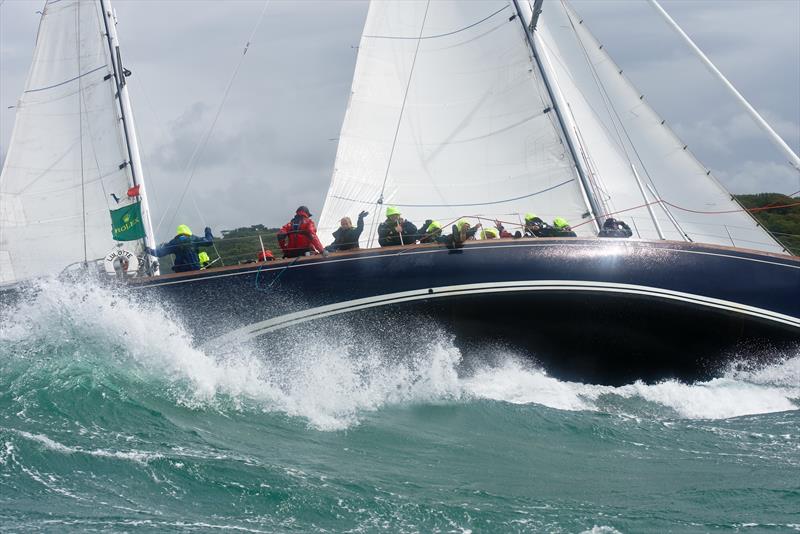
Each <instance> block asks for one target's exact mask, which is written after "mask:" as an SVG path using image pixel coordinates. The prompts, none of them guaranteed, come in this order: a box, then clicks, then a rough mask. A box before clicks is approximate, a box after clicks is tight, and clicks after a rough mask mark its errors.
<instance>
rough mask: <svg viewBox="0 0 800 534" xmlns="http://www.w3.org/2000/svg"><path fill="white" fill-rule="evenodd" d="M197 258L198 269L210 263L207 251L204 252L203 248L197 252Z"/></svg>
mask: <svg viewBox="0 0 800 534" xmlns="http://www.w3.org/2000/svg"><path fill="white" fill-rule="evenodd" d="M197 259H198V261H199V262H200V269H201V270H202V269H205V268H206V267H208V266H209V265H210V264H211V258H209V257H208V252H206V251H205V250H201V251H200V252H199V253H198V254H197Z"/></svg>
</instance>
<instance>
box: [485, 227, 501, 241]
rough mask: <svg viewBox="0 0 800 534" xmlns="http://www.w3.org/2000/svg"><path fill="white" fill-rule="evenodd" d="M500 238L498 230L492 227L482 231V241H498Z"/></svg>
mask: <svg viewBox="0 0 800 534" xmlns="http://www.w3.org/2000/svg"><path fill="white" fill-rule="evenodd" d="M498 237H500V232H498V231H497V228H492V227H491V226H490V227H488V228H484V229H483V230H481V239H497V238H498Z"/></svg>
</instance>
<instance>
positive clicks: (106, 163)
mask: <svg viewBox="0 0 800 534" xmlns="http://www.w3.org/2000/svg"><path fill="white" fill-rule="evenodd" d="M103 16H104V14H103V12H102V8H101V5H100V3H99V2H95V1H78V0H53V1H51V2H48V4H46V5H45V7H44V10H43V14H42V17H41V22H40V26H39V33H38V36H37V39H36V47H35V50H34V54H33V63H32V66H31V70H30V73H29V75H28V79H27V82H26V84H25V90H24V93H23V94H22V96H21V98H20V99H19V101H18V103H17V110H16V112H17V116H16V123H15V125H14V131H13V134H12V139H11V144H10V147H9V152H8V155H7V158H6V161H5V165H4V167H3V171H2V175H1V176H0V283H11V282H15V281H19V280H23V279H27V278H32V277H37V276H42V275H48V274H54V273H58V272H60V271H61V270H62V269H64V268H65V267H67V266H68V265H70V264H74V263H77V262H84V261H92V260H94V259H98V258H102V257H104V256H105V255H106V253H108V252H109V251H110V250H111V249H112V248H113V246H114V244H115V242H114V241H113V239H112V232H111V218H110V216H109V210H110V209H116V208H119V207H122V206H124V205H125V204H127V203H129V202H130V200H129V199H128V198H127V196H126V192H127V190H128V188H129V187H130V186H131V185H132V177H131V174H130V173H131V166H130V161H129V159H130V157H129V154H128V151H127V146H126V144H125V139H124V136H123V133H122V129H121V121H120V112H119V104H118V103H117V102H116V100H115V92H116V91H115V89H116V87H115V85H116V84H115V80H114V77H113V65H112V63H111V55H110V53H109V45H108V42H107V40H106V31H105V25H104V20H103ZM127 120H128V121H129V122H128V123H129V127H130V128H131V129H132V122H130V121H131V120H132V119H131V117H127ZM131 134H132V132H131ZM115 197H116V199H119V201H117V200H115ZM145 223H146V229H147V231H148V234H152V232H149V219H148V220H146V221H145Z"/></svg>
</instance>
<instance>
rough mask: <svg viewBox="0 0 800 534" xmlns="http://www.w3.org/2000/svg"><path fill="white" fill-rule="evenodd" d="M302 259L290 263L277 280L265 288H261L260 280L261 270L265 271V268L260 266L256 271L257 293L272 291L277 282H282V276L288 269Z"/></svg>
mask: <svg viewBox="0 0 800 534" xmlns="http://www.w3.org/2000/svg"><path fill="white" fill-rule="evenodd" d="M301 257H302V256H298V257H296V258H295V259H294V261H292V263H290V264H289V265H287V266H286V267H284V268H283V269H281V270H280V272H279V273H278V275H277V276H276V277H275V278H273V279H272V282H270V283H269V284H267V286H266V287H263V288H262V287H259V285H258V278H259V277H260V276H261V270H262V269H264V267H263V266H259V268H258V270H257V271H256V291H262V292H264V293H266V292H267V291H269V290H271V289H272V287H273V286H274V285H275V282H277V281H278V280H280V278H281V276H283V273H285V272H286V271H287V269H289V267H291V266H292V265H294V264H295V263H297V260H299V259H300V258H301Z"/></svg>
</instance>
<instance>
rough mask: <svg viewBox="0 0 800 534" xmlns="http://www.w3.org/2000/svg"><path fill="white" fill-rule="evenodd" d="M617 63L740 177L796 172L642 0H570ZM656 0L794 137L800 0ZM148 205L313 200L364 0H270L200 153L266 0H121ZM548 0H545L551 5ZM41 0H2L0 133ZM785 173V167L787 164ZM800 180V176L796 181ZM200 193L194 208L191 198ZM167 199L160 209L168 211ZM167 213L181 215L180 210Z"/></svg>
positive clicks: (229, 212)
mask: <svg viewBox="0 0 800 534" xmlns="http://www.w3.org/2000/svg"><path fill="white" fill-rule="evenodd" d="M572 3H573V5H574V6H575V8H576V9H577V11H578V12H579V13H580V14H581V15H582V16H583V17H584V18H585V19H586V23H587V24H588V25H589V27H590V28H591V30H592V31H593V32H594V33H595V35H596V36H597V37H598V39H599V40H600V41H601V42H603V43H604V44H605V45H606V47H607V49H608V50H609V51H610V53H611V54H612V55H613V56H614V58H615V59H616V60H617V62H618V63H619V64H620V65H621V66H622V67H623V68H624V69H625V72H626V74H627V75H628V76H629V77H630V78H631V80H632V81H633V82H634V83H635V84H636V85H637V86H638V87H639V88H640V89H641V90H642V92H643V93H644V94H645V95H646V97H647V100H648V101H649V102H650V103H651V104H652V105H653V106H654V107H655V108H656V110H657V111H658V112H659V113H660V114H662V115H663V116H664V117H665V118H666V119H667V121H668V122H669V124H671V125H672V126H673V128H674V129H675V130H676V131H677V133H678V134H679V135H680V136H681V137H682V138H683V139H684V140H685V141H686V142H687V143H688V144H689V145H690V147H691V148H692V149H693V151H694V152H695V154H696V155H697V156H698V157H699V158H700V160H701V161H703V162H704V163H705V164H706V165H708V166H709V167H710V168H711V169H712V170H713V171H714V173H715V175H717V176H718V177H719V178H720V179H721V180H722V181H723V182H724V183H725V185H726V186H727V187H728V188H730V189H731V190H733V191H737V192H746V191H757V190H764V189H776V190H784V192H791V191H785V189H786V188H787V187H790V186H792V185H793V184H794V185H797V184H798V180H800V179H798V178H793V177H792V175H791V174H787V169H786V166H785V165H782V163H781V162H782V161H783V160H782V158H781V157H780V155H779V154H778V153H777V151H776V150H775V149H774V148H772V146H771V145H770V144H769V143H768V142H767V141H766V140H765V138H764V136H763V134H761V133H760V131H759V130H757V129H756V128H755V127H754V126H753V125H752V123H748V120H749V119H747V118H746V117H744V115H743V114H742V110H741V108H740V107H739V106H738V105H737V104H736V103H735V102H734V101H733V100H732V99H731V98H730V97H728V96H727V95H726V94H725V92H724V90H722V89H721V87H720V86H719V85H718V83H717V82H716V81H714V80H713V78H711V76H710V75H709V74H708V73H707V72H706V71H705V69H704V68H703V67H702V66H700V65H699V63H698V62H697V61H696V60H695V59H694V58H693V57H692V55H691V53H690V52H689V51H688V49H686V47H685V46H684V45H682V44H681V43H680V42H679V41H678V40H677V38H676V37H675V36H674V34H673V33H672V31H671V30H670V29H669V28H667V27H666V26H665V25H664V23H663V22H662V21H661V20H660V19H659V18H658V17H657V16H656V15H655V14H654V12H653V11H652V9H651V8H650V7H648V6H647V4H646V3H645V2H633V1H630V0H618V1H612V2H608V1H603V2H600V1H597V0H573V2H572ZM662 3H663V5H664V7H665V8H666V9H667V10H668V11H669V12H670V13H671V14H672V15H673V16H674V17H675V18H676V20H678V22H679V23H680V24H681V25H682V26H683V27H684V28H685V29H686V31H687V32H688V33H689V34H690V35H692V36H693V37H694V38H695V39H696V41H697V42H698V44H699V45H700V46H701V48H703V49H704V50H706V52H707V53H708V54H709V56H711V57H712V59H713V60H714V61H715V62H716V63H717V64H718V66H719V67H720V68H721V69H722V70H723V72H725V73H726V75H728V76H729V77H730V79H731V80H732V81H733V83H734V84H735V85H736V86H737V87H738V88H739V89H740V90H741V91H742V92H743V93H744V94H745V95H746V96H747V97H748V99H750V100H751V102H752V103H753V104H754V105H755V106H756V107H757V108H758V109H759V110H760V111H762V112H763V113H764V115H765V116H766V117H768V118H769V119H770V121H772V123H773V124H774V125H775V127H776V128H777V129H778V130H779V131H780V132H781V134H782V135H783V136H784V137H785V138H786V140H787V142H789V143H790V144H792V145H793V146H795V147H798V148H800V96H798V95H800V58H799V56H800V52H799V51H798V50H800V34H799V33H798V29H797V20H798V18H800V2H768V1H761V2H720V1H708V0H697V1H693V2H676V1H667V0H664V1H663V2H662ZM114 5H115V8H116V10H117V15H118V19H119V25H118V31H119V34H120V39H121V44H122V49H123V50H122V51H123V59H124V61H125V64H126V66H127V67H129V68H130V69H131V70H132V71H133V72H134V75H133V77H132V78H130V82H131V83H130V84H129V88H130V91H131V98H132V100H133V106H134V113H135V119H136V124H137V130H138V133H139V138H140V143H141V146H142V149H143V159H144V160H145V171H146V174H147V176H148V190H149V191H150V193H151V195H152V201H153V211H154V213H155V215H156V217H155V220H156V221H158V220H160V219H162V218H163V219H164V222H163V224H162V227H161V229H160V231H159V237H161V238H166V237H168V236H169V235H171V232H172V231H173V228H172V223H173V222H177V221H178V220H180V221H183V222H187V223H189V224H190V225H194V226H202V225H203V224H204V223H210V224H212V225H213V226H215V230H219V229H222V228H231V227H235V226H242V225H249V224H254V223H264V224H268V225H272V226H275V225H280V224H283V223H284V222H285V221H286V220H287V219H288V217H289V215H291V213H292V212H293V210H294V208H296V207H297V205H299V204H307V205H308V206H309V207H310V208H311V209H312V211H314V212H315V213H319V211H320V209H321V208H322V202H323V200H324V196H325V193H326V191H327V188H328V183H329V180H330V175H331V172H332V169H333V163H334V159H335V155H336V141H335V140H334V141H331V140H330V139H336V138H338V136H339V130H340V128H341V124H342V120H343V118H344V112H345V107H346V105H347V100H348V96H349V92H350V83H351V78H352V74H353V68H354V65H355V56H356V50H355V49H354V48H353V46H355V45H357V44H358V42H359V38H360V34H361V29H362V27H363V23H364V18H365V16H366V9H367V3H366V2H364V1H351V2H339V1H336V2H334V1H311V0H307V1H302V2H297V1H278V0H272V1H271V2H270V4H269V6H268V7H267V11H266V15H265V17H264V19H263V21H262V23H261V26H260V28H259V30H258V32H257V33H256V35H255V36H254V38H253V39H252V42H251V45H250V48H249V51H248V52H247V54H246V56H245V57H244V60H243V62H242V67H241V69H240V71H239V73H238V75H237V77H236V80H235V82H234V84H233V86H232V88H231V91H230V94H229V96H228V99H227V101H226V103H225V107H224V108H223V111H222V114H221V115H220V118H219V121H218V123H217V125H216V126H215V128H214V132H213V135H212V136H211V138H210V139H209V142H208V146H207V147H206V149H205V150H204V151H203V152H202V153H201V154H200V157H199V158H198V160H197V162H196V169H195V173H194V178H193V179H192V182H191V187H190V190H189V191H190V193H189V194H188V195H187V199H186V201H185V202H184V204H183V205H182V206H181V208H180V209H179V210H178V211H177V212H176V213H175V214H173V211H172V210H169V211H168V210H167V207H168V206H169V205H170V203H172V204H174V203H175V202H176V201H177V197H179V196H180V194H181V192H182V191H183V188H184V186H185V184H186V180H187V172H186V162H187V161H188V159H189V157H190V156H191V154H192V153H193V152H194V150H195V147H196V146H197V143H198V142H199V140H200V139H201V137H202V136H203V135H204V134H205V133H206V132H207V131H208V128H209V126H210V123H211V120H212V119H213V117H214V114H215V113H216V111H217V107H218V106H219V103H220V100H221V98H222V94H223V91H224V90H225V87H226V84H227V83H228V81H229V79H230V77H231V74H232V73H233V70H234V68H235V66H236V64H237V62H238V61H239V60H240V58H241V56H242V50H243V47H244V45H245V42H246V41H247V39H248V37H249V35H250V32H251V31H252V29H253V25H254V24H255V22H256V19H257V18H258V16H259V14H260V12H261V8H262V6H263V3H262V2H261V1H248V0H228V1H225V2H209V1H206V2H203V1H190V0H181V1H161V2H143V1H141V0H114ZM546 7H547V4H545V8H546ZM39 8H40V6H38V4H37V3H36V2H33V3H29V2H22V1H16V0H8V1H6V2H5V3H4V4H3V5H2V7H0V71H1V72H2V76H0V145H1V146H3V147H7V146H8V139H9V138H10V135H11V126H12V124H13V110H8V109H7V107H8V106H10V105H14V104H15V102H16V99H17V97H18V96H19V93H20V91H21V90H22V85H23V84H24V79H25V76H26V74H27V70H28V67H29V63H30V57H31V53H32V48H33V44H34V38H35V34H36V27H37V24H38V17H37V16H36V15H35V14H34V12H35V11H36V10H37V9H39ZM789 172H790V171H789ZM797 189H800V185H797V186H796V187H794V189H793V190H797ZM195 202H196V203H197V206H198V208H195ZM165 213H166V216H164V214H165ZM173 215H174V216H173Z"/></svg>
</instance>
